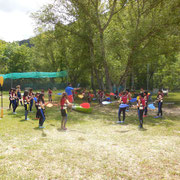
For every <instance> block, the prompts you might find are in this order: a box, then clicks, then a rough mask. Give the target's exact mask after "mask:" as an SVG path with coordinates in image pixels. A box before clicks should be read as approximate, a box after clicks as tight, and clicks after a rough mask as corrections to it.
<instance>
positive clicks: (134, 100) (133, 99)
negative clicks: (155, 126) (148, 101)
mask: <svg viewBox="0 0 180 180" xmlns="http://www.w3.org/2000/svg"><path fill="white" fill-rule="evenodd" d="M129 101H130V102H131V103H133V102H136V101H137V98H132V99H131V100H129Z"/></svg>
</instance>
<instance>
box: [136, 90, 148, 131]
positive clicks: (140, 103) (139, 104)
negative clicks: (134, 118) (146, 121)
mask: <svg viewBox="0 0 180 180" xmlns="http://www.w3.org/2000/svg"><path fill="white" fill-rule="evenodd" d="M143 97H144V95H143V93H140V94H139V99H138V102H137V107H138V116H139V123H140V125H139V128H143V112H144V108H145V107H146V103H145V100H144V98H143Z"/></svg>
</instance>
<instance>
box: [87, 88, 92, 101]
mask: <svg viewBox="0 0 180 180" xmlns="http://www.w3.org/2000/svg"><path fill="white" fill-rule="evenodd" d="M87 98H88V103H91V100H92V94H91V91H89V92H88V93H87Z"/></svg>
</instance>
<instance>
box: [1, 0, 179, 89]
mask: <svg viewBox="0 0 180 180" xmlns="http://www.w3.org/2000/svg"><path fill="white" fill-rule="evenodd" d="M179 10H180V4H179V1H178V0H171V1H169V0H148V1H147V0H119V1H118V0H83V1H78V0H55V1H54V3H52V4H49V5H47V6H44V7H42V8H41V9H40V10H39V11H37V12H36V13H34V14H32V18H33V19H34V20H35V22H36V32H37V36H36V37H34V38H33V39H32V40H31V44H33V45H34V46H32V47H31V48H30V47H28V46H26V45H22V46H19V45H18V44H16V43H12V44H11V43H5V42H3V41H0V52H1V57H0V62H1V66H3V67H5V68H3V70H2V72H1V73H7V72H15V71H16V72H25V71H33V70H36V71H61V70H67V71H68V73H69V81H71V82H72V83H73V84H77V83H81V84H82V85H83V86H86V87H89V88H93V89H96V88H99V89H106V90H109V91H112V89H113V86H117V87H118V86H120V85H121V86H124V87H129V88H130V89H137V88H140V87H143V88H145V89H152V88H162V87H164V88H169V89H172V90H173V89H180V79H179V77H180V76H179V74H180V53H179V52H180V51H179V50H180V49H179V41H180V36H179V32H180V31H179V30H180V29H179V27H180V26H179V22H180V17H179Z"/></svg>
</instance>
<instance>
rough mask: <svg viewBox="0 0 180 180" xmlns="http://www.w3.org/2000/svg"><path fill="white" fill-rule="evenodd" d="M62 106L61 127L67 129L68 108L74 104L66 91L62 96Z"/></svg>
mask: <svg viewBox="0 0 180 180" xmlns="http://www.w3.org/2000/svg"><path fill="white" fill-rule="evenodd" d="M60 106H61V116H62V120H61V129H63V130H67V128H66V123H67V108H68V107H70V106H72V104H71V103H70V102H69V101H68V96H67V94H66V93H63V94H62V98H61V100H60Z"/></svg>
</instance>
